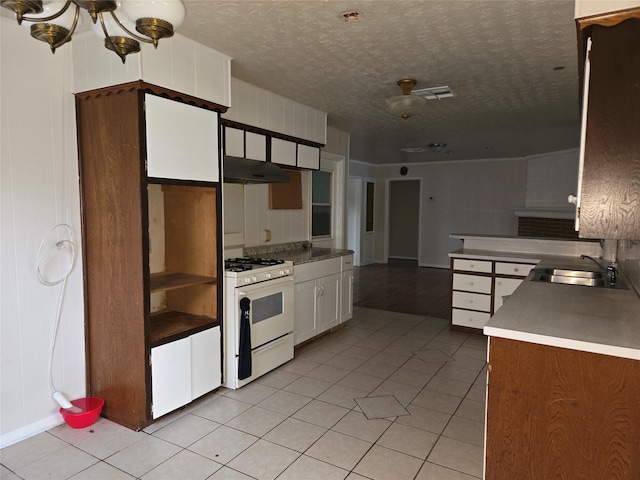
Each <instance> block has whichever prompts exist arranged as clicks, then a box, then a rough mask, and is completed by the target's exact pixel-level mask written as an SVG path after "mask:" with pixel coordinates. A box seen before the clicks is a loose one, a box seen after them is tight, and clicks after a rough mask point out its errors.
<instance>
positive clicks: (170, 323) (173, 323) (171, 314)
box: [149, 310, 220, 347]
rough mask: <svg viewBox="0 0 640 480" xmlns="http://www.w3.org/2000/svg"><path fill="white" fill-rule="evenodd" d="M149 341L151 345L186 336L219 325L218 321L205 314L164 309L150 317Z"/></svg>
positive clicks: (154, 345)
mask: <svg viewBox="0 0 640 480" xmlns="http://www.w3.org/2000/svg"><path fill="white" fill-rule="evenodd" d="M150 320H151V321H150V325H149V341H150V342H151V347H156V346H158V345H162V344H163V343H167V342H171V341H174V340H178V339H180V338H184V337H188V336H189V335H192V334H194V333H197V332H200V331H202V330H206V329H207V328H210V327H213V326H216V325H219V324H220V322H219V321H218V320H216V319H214V318H211V317H208V316H206V315H192V314H190V313H185V312H175V311H171V310H164V311H162V312H158V313H154V314H152V315H151V317H150Z"/></svg>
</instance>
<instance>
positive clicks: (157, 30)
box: [1, 0, 186, 63]
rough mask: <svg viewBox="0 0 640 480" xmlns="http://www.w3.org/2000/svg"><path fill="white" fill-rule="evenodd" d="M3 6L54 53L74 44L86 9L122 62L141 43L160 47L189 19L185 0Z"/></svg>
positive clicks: (12, 1) (9, 2) (7, 2)
mask: <svg viewBox="0 0 640 480" xmlns="http://www.w3.org/2000/svg"><path fill="white" fill-rule="evenodd" d="M1 4H2V6H3V7H4V8H7V9H9V10H12V11H13V12H14V13H15V15H16V19H17V20H18V24H19V25H24V26H27V27H29V28H30V29H31V36H32V37H33V38H35V39H37V40H41V41H43V42H47V43H48V44H49V46H50V47H51V51H52V52H53V53H55V51H56V48H58V47H60V46H61V45H64V44H65V43H67V42H70V41H71V36H72V35H73V33H74V32H75V30H76V27H77V26H78V25H79V24H80V9H81V8H83V9H85V10H86V11H87V12H88V13H89V16H90V17H91V20H92V22H93V24H92V27H91V28H92V30H93V31H94V32H95V33H96V34H97V35H98V36H100V37H103V38H104V46H105V47H106V48H108V49H109V50H111V51H113V52H115V53H116V55H118V56H119V57H120V59H121V60H122V63H124V61H125V59H126V56H127V55H128V54H130V53H137V52H139V51H140V42H144V43H153V45H154V47H156V48H157V47H158V41H159V40H160V39H161V38H168V37H171V36H173V29H174V27H178V26H180V24H181V23H182V22H183V21H184V18H185V16H186V9H185V6H184V4H183V3H182V0H117V1H116V0H66V1H65V0H52V1H51V0H50V1H47V0H44V1H43V0H1ZM116 11H117V12H118V14H117V15H116ZM121 12H123V14H122V13H121ZM134 31H135V32H137V33H134Z"/></svg>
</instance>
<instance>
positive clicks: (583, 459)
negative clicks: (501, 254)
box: [484, 256, 640, 480]
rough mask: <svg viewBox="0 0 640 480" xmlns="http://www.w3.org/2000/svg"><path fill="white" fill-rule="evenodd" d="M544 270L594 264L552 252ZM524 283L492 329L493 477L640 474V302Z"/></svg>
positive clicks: (488, 443)
mask: <svg viewBox="0 0 640 480" xmlns="http://www.w3.org/2000/svg"><path fill="white" fill-rule="evenodd" d="M537 267H538V268H545V267H554V268H557V267H565V268H573V269H593V267H595V265H594V264H593V263H591V262H589V261H588V260H581V259H580V258H579V257H571V256H557V257H555V256H544V258H541V259H540V263H539V264H538V266H537ZM530 278H531V275H530V276H529V277H528V278H527V279H526V280H525V281H523V282H522V284H521V285H520V286H519V287H518V288H517V290H516V291H515V292H514V293H513V294H512V295H511V296H510V298H509V299H508V301H506V302H505V304H504V305H503V306H502V308H500V310H499V311H498V312H496V314H495V315H494V316H493V317H492V318H491V319H490V320H489V321H488V322H487V323H486V325H485V326H484V333H485V334H486V335H488V336H489V355H488V358H489V366H488V376H487V378H488V388H487V409H486V412H487V418H486V427H485V428H486V440H485V449H486V456H485V478H486V479H491V480H496V479H513V478H518V479H539V478H545V479H547V478H559V479H560V478H572V479H585V480H586V479H595V478H603V479H604V478H606V479H629V480H631V479H634V480H635V479H638V478H640V463H639V461H638V459H640V408H639V406H640V299H639V298H638V294H637V293H636V291H635V290H634V282H633V281H630V280H633V279H624V280H626V282H627V284H628V289H626V290H624V289H612V288H599V287H586V286H580V285H562V284H552V283H544V282H535V281H532V280H531V279H530Z"/></svg>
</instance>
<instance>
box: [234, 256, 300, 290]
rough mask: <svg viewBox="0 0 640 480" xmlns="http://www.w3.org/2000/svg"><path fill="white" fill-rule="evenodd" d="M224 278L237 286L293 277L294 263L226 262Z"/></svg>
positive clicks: (251, 260) (268, 261)
mask: <svg viewBox="0 0 640 480" xmlns="http://www.w3.org/2000/svg"><path fill="white" fill-rule="evenodd" d="M224 264H225V269H224V276H225V278H227V279H230V280H229V281H230V282H233V283H234V285H235V286H241V285H251V284H253V283H259V282H265V281H267V280H273V279H276V278H281V277H287V276H290V275H293V262H289V261H285V260H272V259H264V258H230V259H227V260H225V262H224Z"/></svg>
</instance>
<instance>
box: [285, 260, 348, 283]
mask: <svg viewBox="0 0 640 480" xmlns="http://www.w3.org/2000/svg"><path fill="white" fill-rule="evenodd" d="M341 267H342V264H341V260H340V257H334V258H329V259H327V260H318V261H316V262H307V263H301V264H296V266H295V267H294V271H293V276H294V278H295V282H296V284H298V283H302V282H306V281H309V280H314V279H316V278H320V277H326V276H328V275H333V274H336V273H340V269H341Z"/></svg>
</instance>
